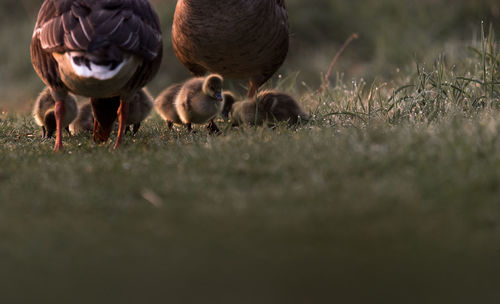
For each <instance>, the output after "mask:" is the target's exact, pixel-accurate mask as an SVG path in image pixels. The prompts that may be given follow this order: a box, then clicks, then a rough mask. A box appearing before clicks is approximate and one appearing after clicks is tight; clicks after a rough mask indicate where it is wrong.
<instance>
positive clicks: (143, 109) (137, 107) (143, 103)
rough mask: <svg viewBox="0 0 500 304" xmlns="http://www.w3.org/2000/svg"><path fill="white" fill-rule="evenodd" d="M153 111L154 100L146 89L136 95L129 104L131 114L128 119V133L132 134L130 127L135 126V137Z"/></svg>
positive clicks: (133, 131) (133, 132)
mask: <svg viewBox="0 0 500 304" xmlns="http://www.w3.org/2000/svg"><path fill="white" fill-rule="evenodd" d="M152 109H153V98H152V97H151V95H150V94H149V92H148V91H147V90H146V89H142V90H139V91H137V93H135V95H134V98H133V99H132V101H131V102H130V104H129V113H128V117H127V122H126V125H127V129H126V132H130V126H133V130H132V134H133V135H135V134H136V133H137V131H139V128H140V127H141V122H143V121H144V120H145V119H146V118H147V117H148V115H149V113H151V110H152Z"/></svg>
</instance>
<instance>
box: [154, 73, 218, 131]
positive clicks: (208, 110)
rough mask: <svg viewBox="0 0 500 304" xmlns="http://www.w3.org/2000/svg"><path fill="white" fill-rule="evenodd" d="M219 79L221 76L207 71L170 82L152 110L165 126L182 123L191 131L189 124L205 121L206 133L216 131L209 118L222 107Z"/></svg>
mask: <svg viewBox="0 0 500 304" xmlns="http://www.w3.org/2000/svg"><path fill="white" fill-rule="evenodd" d="M222 82H223V79H222V77H221V76H219V75H217V74H211V75H208V76H206V77H195V78H191V79H189V80H187V81H186V82H184V83H182V84H175V85H172V86H170V87H168V88H167V89H165V90H164V91H163V92H162V93H161V94H160V95H159V96H158V98H157V99H156V101H155V107H156V110H157V111H158V113H159V114H160V116H161V117H162V118H163V119H164V120H166V121H167V123H168V126H169V128H171V127H172V124H174V123H175V124H184V125H186V126H187V127H188V130H189V131H191V124H203V123H206V122H209V125H208V129H209V131H210V133H218V132H219V129H218V128H217V126H216V125H215V123H214V121H213V119H214V118H215V117H216V116H217V115H218V114H219V113H220V110H221V109H222V104H221V103H222V100H223V97H222Z"/></svg>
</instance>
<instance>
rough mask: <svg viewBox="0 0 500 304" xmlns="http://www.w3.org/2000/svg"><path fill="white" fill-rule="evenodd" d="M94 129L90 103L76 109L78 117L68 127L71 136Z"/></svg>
mask: <svg viewBox="0 0 500 304" xmlns="http://www.w3.org/2000/svg"><path fill="white" fill-rule="evenodd" d="M93 129H94V114H93V113H92V105H91V104H90V102H87V103H84V104H83V105H81V106H80V107H79V108H78V115H77V116H76V118H75V120H73V122H72V123H71V124H70V125H69V130H70V131H71V134H78V133H82V132H91V131H92V130H93Z"/></svg>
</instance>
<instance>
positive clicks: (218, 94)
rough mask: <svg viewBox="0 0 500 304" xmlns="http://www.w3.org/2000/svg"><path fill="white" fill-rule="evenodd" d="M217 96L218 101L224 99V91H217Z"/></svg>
mask: <svg viewBox="0 0 500 304" xmlns="http://www.w3.org/2000/svg"><path fill="white" fill-rule="evenodd" d="M215 98H216V99H217V101H223V100H224V98H223V97H222V92H215Z"/></svg>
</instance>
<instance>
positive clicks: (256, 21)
mask: <svg viewBox="0 0 500 304" xmlns="http://www.w3.org/2000/svg"><path fill="white" fill-rule="evenodd" d="M172 42H173V47H174V51H175V54H176V56H177V58H179V60H180V61H181V62H182V63H183V64H184V65H185V66H186V67H187V68H188V69H189V70H190V71H191V72H192V73H193V74H194V75H196V76H202V75H204V74H205V73H206V72H207V71H208V72H212V73H218V74H220V75H222V76H224V78H233V79H248V80H249V89H248V94H247V95H248V97H253V96H255V94H256V92H257V90H258V88H259V87H260V86H261V85H263V84H264V83H265V82H266V81H267V80H268V79H269V78H270V77H271V76H272V75H273V74H274V73H275V72H276V70H278V68H279V67H280V66H281V65H282V63H283V62H284V60H285V58H286V55H287V53H288V47H289V25H288V14H287V11H286V8H285V1H284V0H252V1H249V0H217V1H214V0H178V1H177V6H176V9H175V15H174V23H173V27H172Z"/></svg>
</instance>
